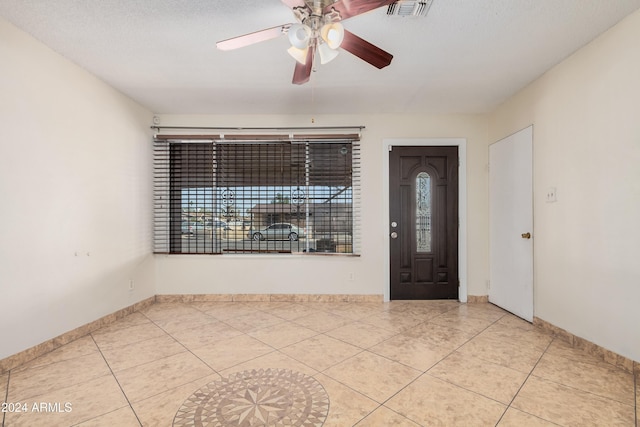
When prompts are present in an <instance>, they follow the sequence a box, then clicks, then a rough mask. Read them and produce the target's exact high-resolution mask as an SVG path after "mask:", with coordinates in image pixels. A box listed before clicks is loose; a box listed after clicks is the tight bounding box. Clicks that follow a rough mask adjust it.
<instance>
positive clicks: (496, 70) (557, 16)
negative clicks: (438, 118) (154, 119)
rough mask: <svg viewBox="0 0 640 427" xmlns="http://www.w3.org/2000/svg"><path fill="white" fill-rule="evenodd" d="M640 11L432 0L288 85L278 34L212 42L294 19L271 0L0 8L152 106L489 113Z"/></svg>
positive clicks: (40, 0) (43, 3) (377, 15)
mask: <svg viewBox="0 0 640 427" xmlns="http://www.w3.org/2000/svg"><path fill="white" fill-rule="evenodd" d="M638 8H640V0H607V1H605V0H434V1H433V4H432V6H431V10H430V12H429V14H428V16H426V17H423V18H401V17H389V16H387V15H386V7H383V8H380V9H377V10H374V11H373V12H370V13H367V14H365V15H361V16H357V17H354V18H352V19H349V20H347V21H344V24H345V27H346V28H347V29H348V30H349V31H351V32H353V33H355V34H357V35H359V36H360V37H362V38H364V39H366V40H368V41H370V42H371V43H373V44H375V45H377V46H379V47H381V48H382V49H384V50H386V51H388V52H390V53H392V54H393V55H394V59H393V62H392V63H391V65H390V66H388V67H387V68H384V69H382V70H378V69H376V68H374V67H372V66H371V65H369V64H367V63H365V62H363V61H361V60H360V59H358V58H357V57H355V56H353V55H351V54H349V53H348V52H345V51H342V52H341V54H340V55H339V56H338V58H337V59H336V60H334V61H333V62H331V63H329V64H326V65H317V67H316V72H314V73H312V76H311V82H309V83H307V84H306V85H302V86H296V85H293V84H291V78H292V75H293V68H294V60H293V59H292V58H291V57H290V56H289V55H288V54H287V52H286V49H287V47H288V46H289V44H288V41H287V39H286V38H285V37H280V38H278V39H274V40H269V41H265V42H262V43H259V44H256V45H252V46H248V47H245V48H242V49H239V50H234V51H227V52H223V51H219V50H217V49H216V46H215V43H216V41H219V40H223V39H227V38H230V37H234V36H236V35H241V34H245V33H249V32H253V31H257V30H260V29H263V28H267V27H272V26H277V25H280V24H284V23H289V22H294V18H293V14H292V13H291V10H290V9H289V8H288V7H287V6H285V5H284V4H283V3H282V2H281V1H280V0H228V1H220V0H135V1H131V0H84V1H78V0H0V15H1V16H3V17H5V18H6V19H7V20H8V21H10V22H12V23H13V24H15V25H16V26H18V27H19V28H21V29H23V30H24V31H26V32H28V33H30V34H32V35H33V36H35V37H36V38H37V39H39V40H41V41H42V42H44V43H45V44H46V45H48V46H49V47H51V48H52V49H53V50H55V51H57V52H59V53H61V54H62V55H64V56H65V57H67V58H69V59H70V60H72V61H74V62H75V63H77V64H79V65H80V66H82V67H84V68H85V69H87V70H89V71H90V72H92V73H94V74H95V75H97V76H99V77H100V78H101V79H103V80H104V81H106V82H107V83H109V84H110V85H112V86H113V87H115V88H117V89H119V90H120V91H122V92H124V93H125V94H127V95H129V96H130V97H131V98H133V99H135V100H137V101H138V102H140V103H141V104H143V105H145V106H146V107H148V108H149V109H150V110H152V111H153V112H155V113H177V114H191V113H203V114H206V113H210V114H229V113H231V114H237V113H243V114H299V113H320V114H321V113H420V112H428V113H475V112H486V111H489V110H491V109H492V108H494V107H495V106H496V105H498V104H499V103H500V102H502V101H503V100H505V99H506V98H508V97H509V96H511V95H512V94H514V93H515V92H516V91H518V90H519V89H521V88H523V87H524V86H525V85H527V84H528V83H529V82H531V81H533V80H534V79H536V78H537V77H538V76H540V75H541V74H543V73H544V72H545V71H546V70H548V69H549V68H550V67H552V66H553V65H555V64H557V63H558V62H560V61H562V60H563V59H564V58H566V57H567V56H569V55H570V54H571V53H573V52H575V51H576V50H577V49H579V48H580V47H582V46H584V45H585V44H587V43H588V42H589V41H591V40H593V39H594V38H595V37H596V36H598V35H599V34H600V33H602V32H603V31H605V30H607V29H608V28H610V27H612V26H613V25H615V24H616V23H617V22H619V21H620V20H621V19H622V18H624V17H625V16H627V15H628V14H630V13H632V12H633V11H635V10H636V9H638Z"/></svg>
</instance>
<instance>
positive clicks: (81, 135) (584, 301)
mask: <svg viewBox="0 0 640 427" xmlns="http://www.w3.org/2000/svg"><path fill="white" fill-rule="evenodd" d="M0 40H2V41H3V42H2V43H0V62H1V63H2V64H3V66H2V67H0V93H1V94H2V96H0V120H2V123H0V196H1V197H2V211H1V212H2V213H1V215H2V216H1V218H2V221H0V236H2V240H1V241H0V292H1V297H0V298H1V299H2V303H3V304H2V310H0V334H1V336H2V337H3V338H2V345H1V346H0V358H2V357H5V356H8V355H11V354H14V353H16V352H18V351H21V350H24V349H26V348H28V347H30V346H32V345H35V344H38V343H40V342H43V341H45V340H47V339H50V338H53V337H55V336H56V335H58V334H60V333H63V332H65V331H67V330H70V329H73V328H76V327H78V326H81V325H83V324H85V323H88V322H90V321H92V320H94V319H97V318H99V317H101V316H103V315H105V314H108V313H111V312H114V311H116V310H117V309H119V308H122V307H124V306H127V305H130V304H132V303H134V302H137V301H140V300H142V299H144V298H146V297H148V296H151V295H153V294H156V293H157V294H170V293H329V294H330V293H339V294H383V293H384V292H385V289H384V286H385V285H384V283H385V281H386V278H385V277H384V267H383V266H384V265H386V263H387V262H388V261H387V259H385V256H384V250H383V246H384V243H385V234H386V231H387V224H385V223H384V220H383V219H384V214H383V213H384V212H385V210H386V209H387V207H386V206H384V203H383V198H384V197H383V194H382V188H383V181H384V177H383V176H382V172H381V170H382V168H381V165H383V164H384V163H383V162H384V158H383V157H384V153H383V150H382V147H383V141H384V140H385V139H387V138H443V137H445V138H446V137H453V138H465V139H466V140H467V189H468V197H467V217H468V227H467V235H468V239H467V243H466V244H467V252H468V260H467V266H466V267H467V272H468V274H467V278H468V294H469V295H486V293H487V288H486V281H487V279H488V265H489V263H488V230H487V227H488V219H487V213H488V206H487V204H488V188H487V182H488V179H487V153H488V143H489V142H494V141H497V140H499V139H501V138H503V137H505V136H507V135H509V134H511V133H513V132H515V131H517V130H519V129H522V128H524V127H526V126H528V125H530V124H532V123H533V124H534V174H535V177H534V185H535V188H534V193H535V195H534V197H535V200H534V203H535V207H534V210H535V229H534V235H535V315H536V316H537V317H539V318H541V319H543V320H546V321H548V322H551V323H553V324H555V325H557V326H560V327H562V328H565V329H567V330H568V331H569V332H571V333H574V334H576V335H579V336H581V337H583V338H586V339H588V340H590V341H593V342H595V343H596V344H599V345H601V346H604V347H606V348H608V349H611V350H613V351H616V352H618V353H620V354H622V355H625V356H627V357H630V358H633V359H635V360H640V348H639V346H640V336H639V332H638V331H640V328H638V325H640V310H638V301H640V274H639V271H640V269H639V268H638V267H637V266H638V259H639V258H640V257H639V255H640V253H639V249H638V248H639V247H640V246H639V244H638V242H640V225H639V224H638V218H640V202H639V201H640V172H639V171H640V166H639V165H640V120H638V118H637V116H638V111H640V105H639V102H640V101H638V100H640V83H639V80H640V79H638V76H640V56H639V55H640V50H639V49H637V47H636V44H637V40H640V12H636V13H635V14H633V15H632V16H630V17H629V18H627V19H626V20H625V21H623V22H622V23H621V24H619V25H618V26H616V27H615V28H614V29H612V30H611V31H609V32H608V33H606V34H605V35H603V36H602V37H600V38H599V39H597V40H596V41H595V42H593V43H592V44H590V45H589V46H587V47H586V48H584V49H582V50H581V51H579V52H578V53H577V54H575V55H574V56H572V57H571V58H569V59H568V60H566V61H565V62H563V63H562V64H560V65H559V66H558V67H556V68H554V69H553V70H551V71H549V72H548V73H547V74H546V75H545V76H543V77H542V78H540V79H539V80H537V81H536V82H534V83H533V84H531V85H530V86H529V87H528V88H526V89H525V90H523V91H522V92H521V93H519V94H517V95H516V96H514V97H513V98H512V99H510V100H509V101H507V102H506V103H505V104H504V105H502V106H500V107H499V108H498V109H497V110H496V111H495V112H494V113H492V114H491V115H490V116H489V117H488V118H487V117H486V116H474V115H444V116H436V115H391V116H389V115H371V116H362V115H353V116H317V117H310V116H271V115H265V116H233V117H221V116H216V117H212V116H188V117H184V116H164V117H161V119H162V123H163V124H165V125H168V124H179V125H208V126H308V125H311V119H312V118H313V119H315V124H316V125H317V126H338V125H364V126H366V130H365V132H364V137H363V141H362V145H363V153H362V158H363V171H362V172H363V194H362V196H363V218H362V220H363V223H362V226H363V227H362V228H363V231H364V236H363V241H362V243H363V250H362V256H361V257H358V258H353V257H296V256H292V257H269V256H233V255H231V256H194V257H179V256H155V257H152V256H150V255H149V254H150V251H151V236H150V231H151V224H150V221H151V217H152V213H151V204H150V200H151V192H150V188H151V183H150V177H151V151H150V147H151V144H150V143H149V142H150V141H149V139H150V135H149V129H148V126H149V124H150V123H151V114H150V112H148V111H146V110H145V109H144V108H142V107H140V106H139V105H137V104H135V103H134V102H132V101H131V100H129V99H128V98H126V97H124V96H122V95H121V94H120V93H118V92H116V91H114V90H113V89H111V88H110V87H108V86H107V85H105V84H104V83H103V82H101V81H99V80H97V79H96V78H95V77H93V76H91V75H90V74H88V73H86V72H85V71H84V70H82V69H80V68H78V67H77V66H75V65H73V64H71V63H69V62H68V61H66V60H65V59H64V58H62V57H60V56H59V55H57V54H55V53H54V52H52V51H51V50H49V49H48V48H46V47H45V46H43V45H42V44H40V43H39V42H37V41H35V40H33V39H32V38H30V37H28V36H26V35H25V34H24V33H23V32H21V31H19V30H17V29H15V28H14V27H13V26H12V25H10V24H8V23H7V22H6V21H3V20H1V19H0ZM7 64H10V66H7ZM551 186H553V187H557V191H558V199H559V200H558V202H557V203H553V204H547V203H545V201H544V194H545V192H546V189H547V188H548V187H551ZM87 253H89V255H88V256H87ZM76 254H77V256H76ZM351 273H353V275H354V280H353V281H352V280H349V276H350V275H351ZM301 277H306V279H304V280H302V279H300V278H301ZM130 279H133V280H134V281H135V284H136V289H135V290H134V291H133V292H129V291H128V285H129V280H130Z"/></svg>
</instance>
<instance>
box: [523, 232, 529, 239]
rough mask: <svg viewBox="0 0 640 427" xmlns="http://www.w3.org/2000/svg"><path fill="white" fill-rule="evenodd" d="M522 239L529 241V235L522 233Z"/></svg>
mask: <svg viewBox="0 0 640 427" xmlns="http://www.w3.org/2000/svg"><path fill="white" fill-rule="evenodd" d="M522 238H523V239H530V238H531V233H522Z"/></svg>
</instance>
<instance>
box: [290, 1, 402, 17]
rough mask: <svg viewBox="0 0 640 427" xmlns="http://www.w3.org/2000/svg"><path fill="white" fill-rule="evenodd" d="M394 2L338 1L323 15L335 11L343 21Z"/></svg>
mask: <svg viewBox="0 0 640 427" xmlns="http://www.w3.org/2000/svg"><path fill="white" fill-rule="evenodd" d="M283 1H285V0H283ZM290 1H293V0H290ZM395 1H396V0H338V1H337V2H336V3H332V4H330V5H329V6H327V7H325V8H324V11H323V13H325V14H326V13H330V12H331V10H332V9H335V10H336V11H338V12H339V13H340V18H341V19H342V20H343V21H344V20H345V19H349V18H351V17H353V16H357V15H360V14H362V13H365V12H369V11H370V10H373V9H377V8H379V7H382V6H388V5H390V4H391V3H394V2H395Z"/></svg>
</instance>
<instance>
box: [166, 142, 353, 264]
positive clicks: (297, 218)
mask: <svg viewBox="0 0 640 427" xmlns="http://www.w3.org/2000/svg"><path fill="white" fill-rule="evenodd" d="M359 169H360V150H359V144H358V141H357V140H352V139H342V138H337V139H321V140H300V141H268V140H260V141H255V140H234V141H220V140H217V141H216V140H212V141H206V140H197V139H187V140H179V139H156V140H155V159H154V174H155V175H154V183H155V189H154V197H155V204H154V207H155V209H154V213H155V221H154V224H155V245H154V250H155V252H156V253H179V254H216V253H344V254H354V253H358V251H359V215H360V209H359V206H360V203H359V201H360V172H359Z"/></svg>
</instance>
